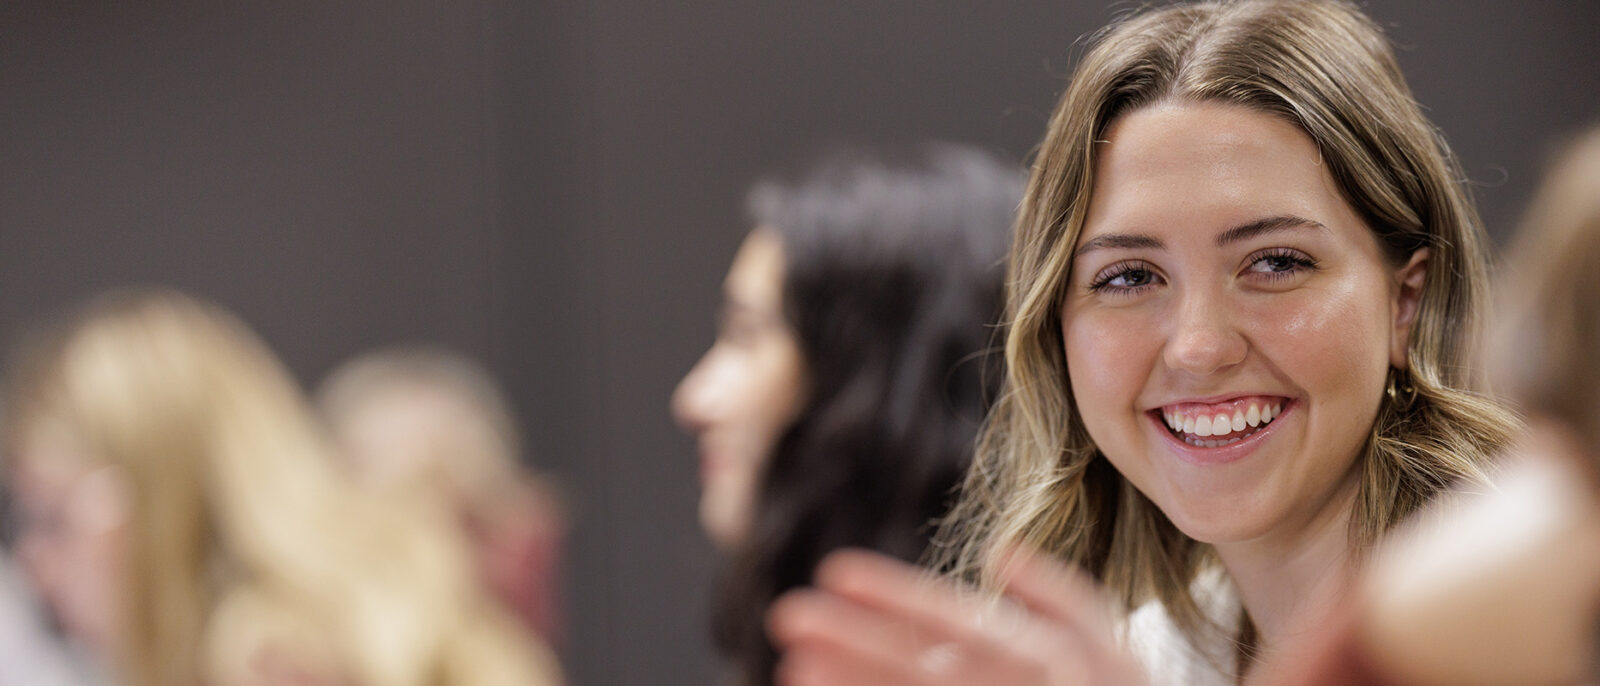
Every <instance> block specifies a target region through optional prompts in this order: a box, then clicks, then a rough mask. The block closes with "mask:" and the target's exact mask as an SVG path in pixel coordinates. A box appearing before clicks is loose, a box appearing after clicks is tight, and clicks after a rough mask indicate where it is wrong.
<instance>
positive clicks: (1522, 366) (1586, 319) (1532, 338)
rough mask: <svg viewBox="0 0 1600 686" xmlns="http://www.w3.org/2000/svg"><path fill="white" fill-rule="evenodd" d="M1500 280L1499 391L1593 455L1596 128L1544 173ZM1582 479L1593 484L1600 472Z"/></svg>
mask: <svg viewBox="0 0 1600 686" xmlns="http://www.w3.org/2000/svg"><path fill="white" fill-rule="evenodd" d="M1503 277H1504V280H1503V282H1502V290H1501V292H1502V295H1503V297H1502V303H1503V304H1502V307H1503V311H1504V313H1505V314H1504V318H1503V320H1502V321H1501V322H1500V324H1499V325H1498V326H1497V329H1498V331H1497V335H1496V337H1495V344H1496V346H1495V347H1496V349H1495V351H1494V352H1495V356H1494V359H1495V360H1496V362H1497V363H1496V364H1495V365H1493V369H1494V371H1495V374H1496V378H1497V379H1498V380H1499V382H1500V384H1501V385H1502V386H1503V388H1500V389H1499V390H1502V391H1504V392H1505V393H1506V394H1507V395H1508V396H1509V397H1510V398H1511V399H1512V400H1513V401H1514V402H1516V403H1518V404H1519V405H1520V406H1521V409H1522V410H1523V411H1525V412H1527V413H1528V414H1530V415H1533V416H1536V417H1538V418H1541V419H1544V420H1551V421H1555V422H1557V423H1558V424H1559V425H1561V426H1564V427H1566V429H1567V430H1568V431H1570V432H1572V437H1573V438H1575V439H1576V440H1577V444H1578V445H1582V446H1591V450H1592V449H1593V448H1592V446H1600V307H1597V306H1596V303H1600V128H1594V129H1591V130H1589V131H1588V132H1587V133H1585V134H1584V135H1582V136H1581V137H1579V138H1577V139H1576V140H1574V141H1573V142H1572V145H1571V146H1570V147H1569V148H1567V149H1566V151H1565V153H1564V154H1563V155H1562V156H1561V157H1560V158H1559V159H1558V160H1557V161H1556V163H1555V164H1554V165H1552V167H1551V169H1550V171H1549V173H1548V174H1547V176H1546V178H1545V180H1544V183H1543V184H1542V185H1541V186H1540V190H1539V192H1538V194H1537V195H1536V196H1535V198H1534V200H1533V203H1532V204H1531V205H1530V206H1529V208H1528V211H1527V213H1526V214H1525V215H1524V217H1523V220H1522V225H1521V228H1520V229H1519V230H1518V232H1517V234H1516V238H1515V240H1514V242H1513V244H1512V246H1511V247H1510V249H1509V259H1508V260H1507V262H1506V265H1505V269H1504V273H1503ZM1589 469H1591V470H1592V474H1593V475H1594V476H1595V477H1596V478H1597V479H1600V463H1596V464H1591V465H1589ZM1597 483H1600V482H1597Z"/></svg>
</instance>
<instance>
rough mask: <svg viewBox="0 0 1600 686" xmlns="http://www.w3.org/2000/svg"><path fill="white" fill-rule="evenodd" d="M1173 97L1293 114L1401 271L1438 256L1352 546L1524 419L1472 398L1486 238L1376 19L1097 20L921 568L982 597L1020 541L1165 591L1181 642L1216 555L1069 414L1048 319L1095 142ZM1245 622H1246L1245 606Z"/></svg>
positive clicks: (1197, 623)
mask: <svg viewBox="0 0 1600 686" xmlns="http://www.w3.org/2000/svg"><path fill="white" fill-rule="evenodd" d="M1166 102H1215V103H1225V104H1229V105H1232V106H1238V107H1244V108H1249V109H1251V110H1254V111H1258V112H1264V113H1267V114H1270V115H1272V116H1275V117H1279V118H1281V119H1283V120H1285V121H1288V122H1291V123H1293V124H1294V125H1295V126H1297V127H1299V128H1300V129H1301V130H1302V131H1304V132H1305V133H1306V135H1307V136H1309V137H1310V138H1311V140H1312V141H1314V142H1315V143H1316V145H1317V146H1318V148H1319V149H1320V151H1321V154H1322V161H1323V163H1325V164H1326V165H1327V169H1328V172H1329V174H1330V175H1331V176H1332V178H1333V180H1334V182H1335V183H1336V184H1337V186H1338V189H1339V191H1340V192H1341V194H1342V195H1343V197H1344V199H1345V201H1346V202H1348V203H1349V204H1350V206H1351V207H1353V208H1354V209H1355V210H1356V211H1357V213H1358V214H1359V215H1360V216H1361V217H1362V218H1363V219H1364V221H1365V223H1366V225H1367V226H1368V227H1369V228H1370V229H1371V230H1372V232H1373V235H1374V236H1375V237H1376V238H1377V239H1378V242H1379V244H1380V245H1381V246H1382V247H1383V249H1384V252H1385V254H1386V256H1387V259H1388V260H1389V261H1390V262H1391V263H1392V264H1393V265H1394V266H1395V268H1398V267H1399V266H1401V265H1403V264H1405V261H1406V260H1407V259H1408V258H1409V257H1410V256H1411V255H1412V254H1413V253H1414V252H1415V251H1416V250H1418V249H1419V248H1423V247H1427V248H1429V249H1430V250H1431V258H1430V259H1429V260H1428V263H1427V271H1426V275H1425V284H1424V286H1423V292H1422V295H1421V302H1420V305H1419V312H1418V315H1417V321H1416V324H1415V330H1414V334H1413V336H1412V338H1411V339H1410V344H1409V345H1410V350H1409V353H1410V354H1409V359H1410V363H1409V367H1408V368H1407V369H1403V370H1392V371H1391V374H1394V375H1395V378H1396V383H1397V385H1398V387H1399V388H1402V389H1408V388H1415V398H1414V400H1411V401H1410V402H1389V401H1386V402H1384V403H1383V404H1382V407H1381V408H1380V409H1379V412H1378V417H1377V420H1376V421H1375V422H1374V424H1373V426H1372V431H1371V435H1370V436H1369V438H1368V440H1367V441H1366V444H1365V447H1364V449H1363V451H1362V455H1361V456H1360V457H1359V467H1358V468H1359V469H1360V485H1359V493H1358V497H1357V500H1356V504H1355V511H1354V513H1353V517H1352V519H1351V531H1350V540H1351V541H1352V542H1353V543H1354V545H1355V546H1356V547H1357V550H1356V551H1355V552H1356V553H1357V554H1359V552H1360V549H1361V548H1363V547H1364V546H1366V545H1368V544H1370V543H1371V542H1372V541H1373V540H1374V539H1375V538H1377V537H1378V536H1379V535H1381V534H1382V533H1383V532H1384V531H1385V530H1386V529H1388V528H1389V527H1390V526H1392V525H1393V524H1394V523H1395V522H1397V521H1398V520H1400V519H1401V518H1403V517H1405V516H1406V515H1407V514H1409V513H1411V512H1413V511H1415V510H1416V509H1417V508H1418V507H1419V506H1421V505H1422V504H1423V503H1425V502H1427V501H1428V500H1429V499H1430V498H1432V497H1433V496H1434V495H1435V494H1436V493H1438V492H1439V491H1440V490H1441V489H1443V488H1445V487H1447V486H1449V485H1450V484H1452V483H1455V482H1458V481H1461V480H1463V479H1481V478H1483V476H1484V474H1483V470H1484V468H1485V466H1486V465H1487V464H1488V463H1489V461H1490V458H1491V456H1492V455H1493V453H1494V452H1495V451H1496V449H1497V448H1498V447H1500V446H1501V445H1502V444H1504V443H1505V442H1506V441H1507V440H1508V436H1509V434H1510V433H1511V432H1513V431H1514V430H1515V428H1516V427H1517V426H1518V422H1517V420H1516V419H1515V418H1514V416H1512V415H1511V414H1510V413H1508V412H1507V411H1506V410H1504V409H1503V408H1502V407H1501V406H1500V405H1498V404H1497V403H1496V402H1494V401H1492V400H1490V399H1488V398H1487V397H1485V396H1484V395H1480V392H1479V389H1480V378H1479V377H1480V376H1481V372H1482V370H1481V369H1480V367H1479V363H1478V360H1479V357H1478V351H1477V347H1478V341H1479V327H1480V325H1481V324H1482V322H1483V321H1484V319H1485V307H1486V305H1487V302H1486V296H1487V289H1488V258H1487V254H1486V251H1487V248H1488V242H1487V239H1486V237H1485V235H1484V232H1483V229H1482V227H1481V225H1480V222H1479V219H1478V216H1477V213H1476V210H1475V209H1474V207H1473V203H1472V200H1471V198H1470V197H1469V195H1468V192H1467V190H1466V189H1465V188H1464V187H1463V178H1464V176H1463V174H1462V172H1461V170H1460V168H1459V166H1458V165H1457V163H1456V162H1455V160H1454V158H1453V157H1452V156H1451V153H1450V151H1449V149H1448V147H1447V146H1446V145H1445V143H1444V141H1443V140H1442V138H1441V137H1440V136H1439V135H1438V134H1437V132H1436V131H1435V130H1434V128H1433V127H1432V126H1431V125H1430V124H1429V123H1428V121H1427V119H1426V118H1425V117H1424V116H1423V114H1422V111H1421V108H1420V107H1419V106H1418V104H1417V102H1416V101H1415V100H1414V99H1413V97H1412V94H1411V91H1410V89H1409V88H1408V87H1407V85H1406V83H1405V81H1404V79H1403V77H1402V76H1401V73H1400V68H1399V65H1398V64H1397V62H1396V60H1395V57H1394V54H1393V51H1392V49H1391V47H1390V45H1389V43H1388V41H1387V40H1386V39H1385V38H1384V36H1383V34H1382V31H1381V30H1380V29H1379V28H1378V26H1377V25H1375V24H1374V23H1373V22H1372V21H1371V20H1370V19H1369V18H1367V17H1366V16H1364V15H1363V14H1362V13H1361V12H1360V11H1359V10H1358V9H1356V8H1355V7H1354V6H1352V5H1350V4H1347V3H1344V2H1337V1H1330V0H1247V1H1243V2H1205V3H1198V4H1186V5H1177V6H1171V7H1166V8H1162V9H1158V10H1154V11H1150V12H1148V13H1144V14H1139V15H1135V16H1131V17H1129V18H1127V19H1125V20H1123V21H1121V22H1120V23H1118V24H1115V25H1113V26H1112V27H1109V28H1108V29H1107V30H1106V31H1105V32H1104V33H1103V34H1102V35H1101V36H1100V37H1099V39H1098V42H1097V43H1096V44H1095V45H1094V47H1093V48H1092V49H1090V50H1089V51H1088V52H1087V53H1086V54H1085V56H1084V57H1083V58H1082V60H1081V62H1080V63H1079V64H1078V65H1077V67H1076V70H1075V73H1074V75H1073V78H1072V81H1071V83H1070V85H1069V86H1068V88H1067V90H1066V92H1065V93H1064V94H1063V96H1062V98H1061V100H1060V102H1059V104H1057V106H1056V109H1055V112H1054V114H1053V115H1052V117H1051V120H1050V123H1049V128H1048V131H1047V133H1046V135H1045V139H1044V141H1043V143H1042V144H1041V146H1040V148H1039V150H1038V152H1037V156H1036V158H1035V160H1034V163H1033V172H1032V176H1031V178H1030V179H1029V182H1028V188H1027V192H1026V196H1025V198H1024V200H1023V204H1022V209H1021V211H1020V213H1019V218H1018V222H1017V226H1016V232H1015V238H1014V240H1013V243H1012V250H1011V258H1010V267H1009V270H1010V271H1009V275H1008V278H1007V294H1006V304H1007V310H1006V312H1007V323H1008V325H1009V333H1008V335H1007V338H1006V345H1005V362H1006V372H1005V380H1004V390H1003V391H1002V394H1001V396H1000V397H999V399H998V401H997V403H996V407H995V409H994V412H993V413H992V415H991V418H990V421H989V422H988V423H987V425H986V428H985V430H984V432H983V435H982V438H981V444H980V447H979V449H978V454H977V458H976V462H975V464H974V467H973V469H972V470H971V472H970V474H969V476H968V479H967V481H966V483H965V486H964V489H963V495H962V497H961V500H960V502H959V504H958V505H957V507H956V508H955V509H954V510H953V512H952V514H951V515H950V516H949V517H948V518H947V519H946V521H945V523H944V526H943V527H942V529H941V532H940V535H939V537H938V541H939V549H938V550H937V551H936V555H935V559H936V560H937V561H938V562H939V563H940V564H941V565H943V566H944V567H946V568H949V569H952V570H954V572H955V573H956V574H958V575H960V576H962V577H964V578H967V579H969V580H972V581H975V582H977V583H979V584H980V585H983V586H986V587H989V588H991V589H992V588H993V586H994V574H995V572H996V571H997V570H996V569H995V566H994V565H995V564H996V559H997V558H996V555H997V553H998V552H999V551H1000V550H1001V549H1002V548H1003V547H1004V546H1006V545H1008V544H1016V543H1020V544H1025V545H1028V546H1031V547H1034V548H1037V549H1040V550H1043V551H1046V552H1048V553H1050V554H1053V555H1054V556H1056V557H1058V558H1060V559H1062V560H1066V561H1070V562H1073V563H1077V564H1079V565H1081V566H1082V567H1083V568H1085V569H1086V570H1088V571H1089V572H1090V573H1091V574H1092V575H1093V576H1094V577H1096V578H1098V579H1099V580H1100V581H1101V582H1102V583H1104V584H1105V585H1106V586H1107V587H1108V588H1109V590H1110V591H1111V592H1112V593H1113V594H1115V595H1116V596H1117V597H1118V598H1119V599H1120V600H1121V601H1122V602H1123V603H1124V604H1125V605H1126V607H1128V608H1132V607H1136V606H1138V605H1139V604H1142V603H1143V602H1146V601H1149V600H1152V599H1154V600H1159V601H1160V602H1161V603H1163V604H1164V605H1165V607H1166V608H1167V610H1168V612H1169V613H1170V614H1171V616H1172V617H1173V619H1174V621H1175V622H1177V623H1178V625H1179V626H1180V627H1181V628H1182V629H1183V630H1184V631H1185V633H1186V635H1188V636H1189V637H1190V638H1191V639H1193V638H1197V637H1199V635H1200V634H1201V632H1203V631H1205V630H1207V629H1208V628H1209V629H1216V628H1219V627H1216V626H1215V625H1214V624H1213V623H1211V622H1209V621H1208V620H1207V619H1206V618H1205V617H1203V616H1202V613H1201V612H1200V611H1199V609H1198V608H1197V606H1196V604H1195V599H1194V598H1193V597H1192V596H1191V595H1190V588H1191V583H1192V582H1193V580H1194V579H1195V577H1196V575H1197V574H1198V573H1199V572H1200V571H1201V570H1202V569H1203V568H1205V567H1207V566H1209V565H1211V564H1213V563H1214V562H1215V556H1214V552H1213V551H1212V549H1211V548H1210V546H1208V545H1206V544H1203V543H1200V542H1198V541H1195V540H1194V539H1191V538H1189V537H1188V536H1186V535H1184V534H1183V533H1182V532H1180V531H1179V530H1178V529H1177V528H1176V527H1175V526H1174V525H1173V524H1172V523H1171V522H1170V521H1169V520H1168V519H1167V518H1166V516H1165V515H1163V514H1162V512H1161V511H1160V509H1158V508H1157V507H1156V506H1155V505H1154V504H1152V503H1151V502H1150V500H1149V499H1147V498H1146V497H1145V496H1144V495H1143V494H1141V493H1140V492H1139V491H1138V490H1137V489H1135V488H1134V487H1133V486H1132V485H1130V484H1129V483H1128V482H1127V480H1125V479H1124V478H1123V477H1122V476H1121V475H1120V474H1119V473H1118V472H1117V471H1116V469H1114V468H1113V467H1112V466H1111V464H1110V463H1109V462H1108V461H1107V460H1106V459H1104V456H1103V455H1101V454H1100V453H1099V451H1098V450H1097V449H1096V447H1095V445H1094V443H1093V442H1092V440H1091V439H1090V437H1089V435H1088V432H1087V431H1086V430H1085V428H1084V426H1083V423H1082V421H1081V419H1080V418H1079V417H1078V415H1077V412H1076V411H1075V404H1074V399H1073V398H1072V396H1071V392H1070V385H1069V383H1068V377H1067V365H1066V359H1065V352H1064V348H1063V341H1062V334H1061V322H1060V310H1061V307H1060V305H1061V302H1062V299H1063V294H1064V292H1065V287H1066V286H1065V285H1066V284H1067V281H1068V270H1069V268H1070V266H1071V257H1072V251H1073V248H1074V245H1075V244H1076V242H1077V239H1078V236H1079V234H1080V232H1081V231H1082V229H1083V225H1084V219H1085V216H1086V214H1087V212H1088V202H1089V198H1090V197H1091V192H1092V189H1093V185H1094V183H1095V178H1094V170H1095V163H1096V158H1097V156H1098V155H1099V154H1100V148H1099V147H1098V146H1097V145H1096V141H1099V140H1101V139H1102V138H1103V137H1104V135H1103V134H1104V133H1105V131H1106V130H1107V128H1108V127H1109V126H1110V125H1111V124H1112V123H1113V122H1114V121H1115V120H1117V118H1118V117H1120V116H1123V115H1125V114H1127V113H1129V112H1133V111H1135V110H1139V109H1141V108H1145V107H1149V106H1152V105H1155V104H1158V103H1166ZM1405 395H1408V394H1402V396H1401V397H1404V396H1405ZM1238 630H1239V631H1240V632H1242V634H1243V636H1248V635H1249V632H1252V631H1253V625H1252V624H1251V623H1250V622H1249V618H1248V617H1245V618H1244V621H1243V622H1241V627H1240V628H1239V629H1238ZM1248 640H1249V639H1248V638H1246V641H1247V642H1248Z"/></svg>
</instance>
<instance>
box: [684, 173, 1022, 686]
mask: <svg viewBox="0 0 1600 686" xmlns="http://www.w3.org/2000/svg"><path fill="white" fill-rule="evenodd" d="M1022 183H1023V176H1022V169H1021V167H1020V166H1019V165H1007V164H1003V163H1001V162H999V161H998V160H996V159H995V158H994V157H993V156H991V155H989V154H986V153H984V152H981V151H977V150H973V149H970V148H964V147H959V146H953V145H927V146H923V147H921V148H919V149H917V150H916V151H915V152H914V153H913V154H911V155H910V156H909V158H908V159H904V160H900V159H891V158H887V157H883V156H869V155H866V154H863V153H859V152H855V153H834V154H832V155H830V156H828V157H825V158H823V161H822V162H820V163H818V164H814V165H812V166H811V167H809V168H808V169H807V171H805V172H803V173H802V174H801V175H799V176H798V177H797V178H796V179H795V180H793V181H785V180H769V181H766V182H763V183H761V184H758V185H757V186H756V187H755V188H754V189H752V191H751V192H750V195H749V199H748V202H749V212H750V215H751V219H752V220H753V221H754V225H755V226H757V227H761V228H765V229H770V230H772V231H774V232H775V233H776V234H777V235H778V236H779V237H780V239H781V241H782V244H783V254H784V262H785V269H784V282H783V306H784V315H785V318H786V320H787V323H788V325H789V326H790V327H792V329H793V331H794V333H795V337H796V338H797V339H798V341H799V345H800V349H801V351H802V353H803V355H804V357H805V361H806V367H807V370H808V372H809V379H808V381H809V395H808V398H807V400H806V404H805V407H804V408H803V409H802V411H801V413H800V416H799V418H798V419H797V420H796V421H795V423H794V424H793V425H792V426H791V427H790V428H789V429H788V430H787V431H786V432H785V433H784V435H783V436H782V437H781V438H780V439H779V442H778V444H777V446H776V448H775V449H774V451H773V454H772V455H771V456H770V458H769V459H768V461H767V464H766V467H765V470H764V473H763V475H762V478H761V481H760V485H759V487H758V488H759V489H760V490H759V491H758V496H757V499H756V503H755V506H754V513H753V520H754V521H753V522H752V524H751V528H750V529H749V532H748V534H747V535H746V537H745V540H744V542H743V543H742V544H741V545H740V548H739V549H738V550H737V551H736V552H735V553H734V554H733V557H732V558H731V560H730V561H729V563H728V565H727V567H726V568H725V569H724V570H723V572H724V573H723V578H722V584H721V586H720V590H719V596H718V598H717V605H716V610H715V615H714V619H713V632H714V635H715V638H716V641H717V645H718V648H719V649H721V650H722V651H723V653H724V654H726V655H727V656H728V657H730V658H732V659H733V660H734V662H735V663H736V664H737V666H738V668H739V669H740V671H741V672H742V673H743V676H744V682H745V683H746V684H751V685H761V684H770V683H772V671H773V667H774V666H775V663H776V652H775V651H774V649H773V648H772V646H771V644H770V643H769V641H768V640H767V637H766V634H765V631H764V628H763V626H764V625H763V617H764V615H765V613H766V610H767V608H768V607H769V606H770V605H771V603H772V601H773V600H774V599H775V598H776V597H777V596H778V595H779V594H781V593H783V592H784V591H787V590H789V589H792V588H795V587H797V586H804V585H806V584H809V583H810V582H811V574H812V570H813V569H814V568H815V567H816V565H817V563H818V562H819V561H820V560H821V559H822V557H823V556H825V555H826V554H828V553H829V552H831V551H834V550H837V549H839V548H844V547H860V548H868V549H872V550H877V551H880V552H883V553H886V554H889V555H893V556H896V557H899V558H901V559H905V560H915V559H917V558H918V557H919V556H921V555H922V554H923V552H924V550H925V548H926V547H927V544H928V540H929V538H930V537H931V535H932V532H933V522H934V520H935V519H936V518H937V517H939V516H940V515H941V514H943V513H944V511H945V510H946V509H947V507H948V505H949V504H950V501H951V500H952V498H953V490H954V489H955V488H956V486H957V485H959V483H960V482H961V479H962V477H963V476H964V475H965V473H966V469H967V466H968V465H969V464H970V462H971V457H972V450H973V445H974V440H975V438H976V435H977V430H978V427H979V425H980V424H981V422H982V418H983V414H984V411H985V409H986V405H987V403H988V401H989V398H990V396H991V394H992V393H993V392H994V391H995V389H996V388H997V387H998V386H997V384H998V380H999V374H998V371H997V370H996V369H991V368H990V367H991V366H992V365H991V364H990V363H989V361H990V360H992V359H995V358H994V357H993V356H992V355H990V352H989V351H990V348H991V341H993V340H998V339H995V338H994V334H995V324H996V322H997V321H998V319H999V316H1000V313H1001V307H1002V299H1001V298H1002V281H1003V279H1004V264H1003V262H1004V254H1005V250H1006V246H1007V244H1008V243H1009V238H1010V226H1011V222H1012V219H1013V217H1014V215H1015V212H1016V207H1017V203H1018V201H1019V200H1020V199H1021V196H1022Z"/></svg>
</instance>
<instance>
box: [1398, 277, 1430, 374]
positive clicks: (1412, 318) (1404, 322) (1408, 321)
mask: <svg viewBox="0 0 1600 686" xmlns="http://www.w3.org/2000/svg"><path fill="white" fill-rule="evenodd" d="M1431 255H1432V252H1431V251H1430V250H1429V249H1428V248H1426V247H1422V248H1417V251H1416V252H1414V253H1411V260H1410V261H1408V262H1406V265H1405V266H1404V267H1401V268H1400V269H1399V270H1398V271H1396V272H1395V273H1394V285H1395V291H1394V298H1395V299H1394V331H1393V333H1392V334H1391V335H1390V337H1389V364H1390V365H1391V366H1393V367H1394V368H1396V369H1405V368H1406V365H1407V364H1409V363H1410V350H1411V332H1412V330H1413V329H1414V328H1415V327H1416V324H1417V312H1418V310H1419V309H1421V306H1422V288H1423V286H1424V285H1425V283H1426V281H1427V276H1428V258H1429V257H1430V256H1431Z"/></svg>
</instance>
